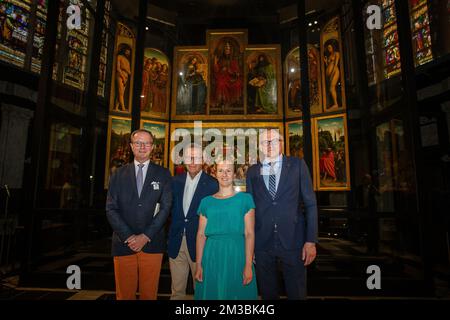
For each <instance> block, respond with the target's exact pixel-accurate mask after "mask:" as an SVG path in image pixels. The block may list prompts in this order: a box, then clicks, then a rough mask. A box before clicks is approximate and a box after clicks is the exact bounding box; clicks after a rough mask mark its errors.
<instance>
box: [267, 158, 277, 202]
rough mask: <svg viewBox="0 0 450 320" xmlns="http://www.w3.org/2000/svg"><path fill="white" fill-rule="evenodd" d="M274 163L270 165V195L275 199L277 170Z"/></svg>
mask: <svg viewBox="0 0 450 320" xmlns="http://www.w3.org/2000/svg"><path fill="white" fill-rule="evenodd" d="M274 165H275V163H274V162H272V163H269V166H270V174H269V193H270V195H271V196H272V199H275V195H276V194H277V176H276V175H275V170H274V168H273V166H274Z"/></svg>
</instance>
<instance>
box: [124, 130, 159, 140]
mask: <svg viewBox="0 0 450 320" xmlns="http://www.w3.org/2000/svg"><path fill="white" fill-rule="evenodd" d="M140 132H145V133H148V134H149V135H150V137H151V138H152V140H155V137H154V136H153V133H151V132H150V131H148V130H146V129H137V130H134V131H133V132H132V133H131V136H130V140H131V142H133V138H134V136H135V135H136V134H137V133H140Z"/></svg>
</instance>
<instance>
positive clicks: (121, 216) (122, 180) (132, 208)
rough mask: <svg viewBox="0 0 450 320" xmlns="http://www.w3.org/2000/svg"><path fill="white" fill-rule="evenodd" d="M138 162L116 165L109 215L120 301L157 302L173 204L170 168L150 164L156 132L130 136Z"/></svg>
mask: <svg viewBox="0 0 450 320" xmlns="http://www.w3.org/2000/svg"><path fill="white" fill-rule="evenodd" d="M130 145H131V149H132V151H133V154H134V161H133V162H132V163H129V164H127V165H125V166H123V167H120V168H119V169H117V171H116V172H115V173H114V175H113V176H112V177H111V180H110V182H109V189H108V197H107V200H106V216H107V218H108V221H109V223H110V224H111V227H112V229H113V236H112V255H113V257H114V274H115V280H116V297H117V300H135V299H136V292H137V291H138V288H139V295H140V299H141V300H156V298H157V294H158V282H159V274H160V271H161V264H162V258H163V252H164V251H165V250H166V237H165V231H164V224H165V222H166V220H167V217H168V216H169V212H170V208H171V205H172V191H171V176H170V172H169V171H168V170H167V169H165V168H163V167H160V166H158V165H155V164H152V163H150V154H151V152H152V149H153V135H152V133H151V132H150V131H147V130H143V129H139V130H136V131H134V132H133V133H132V134H131V144H130Z"/></svg>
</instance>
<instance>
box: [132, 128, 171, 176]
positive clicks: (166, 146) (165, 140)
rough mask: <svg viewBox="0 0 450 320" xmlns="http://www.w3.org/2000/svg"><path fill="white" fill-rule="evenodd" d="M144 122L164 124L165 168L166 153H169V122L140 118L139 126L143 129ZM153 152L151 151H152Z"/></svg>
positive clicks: (165, 165)
mask: <svg viewBox="0 0 450 320" xmlns="http://www.w3.org/2000/svg"><path fill="white" fill-rule="evenodd" d="M145 123H151V124H157V125H164V134H165V138H164V160H163V163H164V165H163V166H164V167H165V168H167V155H168V154H169V150H168V147H169V139H170V137H169V123H168V122H162V121H153V120H147V119H141V122H140V126H139V127H140V128H141V129H144V124H145ZM152 152H153V151H152Z"/></svg>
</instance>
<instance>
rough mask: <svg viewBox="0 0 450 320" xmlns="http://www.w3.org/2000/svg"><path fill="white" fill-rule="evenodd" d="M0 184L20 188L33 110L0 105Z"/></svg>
mask: <svg viewBox="0 0 450 320" xmlns="http://www.w3.org/2000/svg"><path fill="white" fill-rule="evenodd" d="M1 112H2V114H1V121H2V123H1V127H0V184H1V185H5V184H7V185H8V187H9V188H11V189H19V188H22V179H23V171H24V162H25V152H26V146H27V140H28V128H29V124H30V120H31V118H32V117H33V114H34V112H33V111H31V110H28V109H24V108H20V107H17V106H14V105H10V104H2V105H1Z"/></svg>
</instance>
